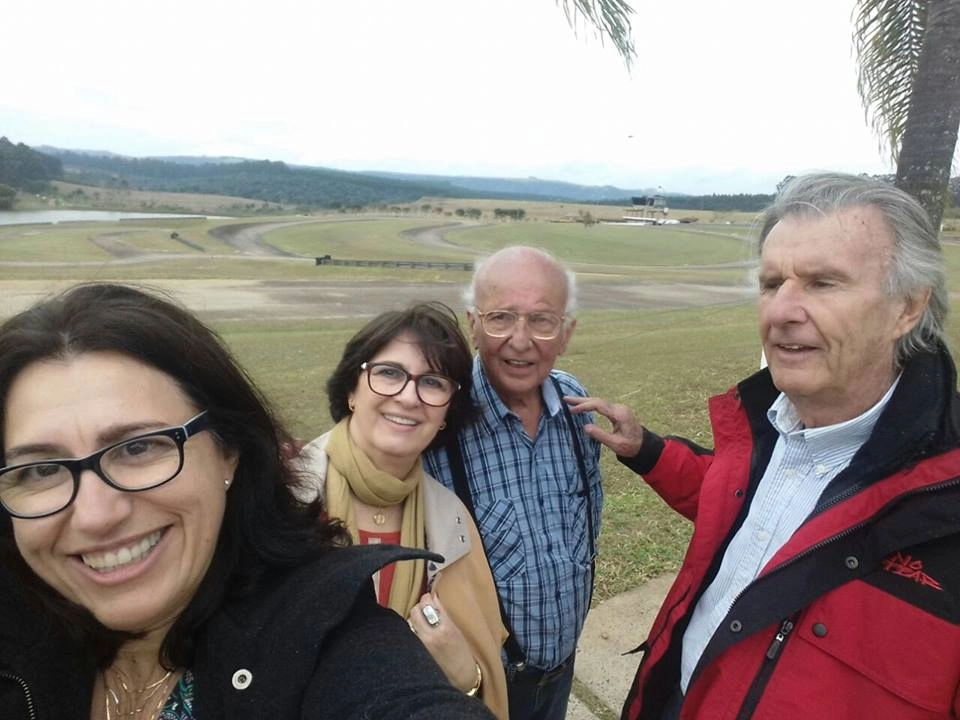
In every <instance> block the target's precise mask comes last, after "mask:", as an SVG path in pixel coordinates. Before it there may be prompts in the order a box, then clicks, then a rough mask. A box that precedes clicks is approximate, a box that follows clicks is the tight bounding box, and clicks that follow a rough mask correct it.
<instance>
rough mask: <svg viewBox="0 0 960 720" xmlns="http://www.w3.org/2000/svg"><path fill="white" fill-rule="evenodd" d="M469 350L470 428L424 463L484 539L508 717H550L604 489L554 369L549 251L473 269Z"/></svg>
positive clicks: (564, 690) (557, 346) (568, 389)
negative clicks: (473, 407)
mask: <svg viewBox="0 0 960 720" xmlns="http://www.w3.org/2000/svg"><path fill="white" fill-rule="evenodd" d="M466 300H467V306H468V309H467V319H468V321H469V325H470V333H471V337H472V338H473V343H474V345H475V347H476V349H477V356H476V357H475V359H474V367H473V390H472V392H473V396H474V400H475V401H476V403H477V405H478V406H479V407H480V408H481V417H480V418H479V420H478V421H477V422H476V423H474V424H472V425H470V426H468V427H466V428H464V429H463V430H462V431H461V432H460V434H459V436H458V437H457V438H454V440H453V441H452V442H448V443H447V444H446V445H445V446H444V447H441V448H438V449H436V450H434V451H432V452H431V453H429V454H428V455H427V456H425V463H426V469H427V470H428V472H430V474H432V475H433V476H434V477H436V478H438V479H439V480H440V481H441V482H443V483H444V484H446V485H447V486H448V487H451V488H453V489H454V490H456V491H457V494H458V495H460V498H461V499H462V500H463V501H464V504H465V505H467V507H468V508H470V509H471V510H472V512H473V515H474V517H475V518H476V521H477V526H478V528H479V530H480V535H481V537H482V538H483V543H484V546H485V548H486V551H487V556H488V559H489V561H490V566H491V568H492V570H493V575H494V579H495V581H496V584H497V590H498V592H499V594H500V600H501V612H502V614H503V617H504V624H505V625H506V626H507V627H508V629H510V631H511V636H510V638H509V639H508V641H507V644H506V647H505V655H506V671H507V685H508V693H509V700H510V717H511V719H512V720H563V718H564V716H565V715H566V707H567V699H568V697H569V695H570V689H571V686H572V682H573V662H574V652H575V650H576V644H577V639H578V637H579V635H580V631H581V630H582V629H583V623H584V620H585V619H586V616H587V610H588V609H589V607H590V597H591V594H592V591H593V561H594V557H595V555H596V539H597V534H598V532H599V528H600V509H601V504H602V502H603V493H602V489H601V485H600V469H599V465H598V460H599V455H600V445H599V444H598V443H597V442H595V441H594V440H592V439H590V438H589V437H588V436H587V435H586V433H585V432H584V430H583V427H584V425H586V424H587V423H590V422H592V419H591V418H589V417H587V416H585V415H578V416H572V415H571V414H570V412H569V410H568V408H567V407H566V405H565V404H564V403H563V400H562V398H563V397H564V396H567V395H577V396H583V395H586V391H585V390H584V388H583V387H582V386H581V385H580V383H579V382H577V380H576V378H574V377H573V376H572V375H570V374H568V373H565V372H562V371H558V370H555V369H554V367H553V366H554V363H555V362H556V360H557V358H558V357H559V356H560V355H561V354H563V352H564V351H565V350H566V348H567V344H568V343H569V341H570V337H571V335H572V334H573V330H574V327H575V326H576V320H575V319H574V318H573V312H574V309H575V302H576V285H575V278H574V276H573V274H572V273H571V272H569V271H567V270H566V269H565V268H564V267H563V266H562V265H561V264H560V263H559V262H558V261H557V260H556V259H554V258H553V257H551V256H550V255H549V254H548V253H546V252H544V251H542V250H538V249H534V248H529V247H519V246H518V247H508V248H505V249H503V250H500V251H499V252H497V253H495V254H493V255H491V256H490V257H488V258H487V259H485V260H484V261H482V262H480V263H479V264H478V265H477V267H476V271H475V273H474V277H473V282H472V283H471V286H470V288H469V289H468V291H467V293H466Z"/></svg>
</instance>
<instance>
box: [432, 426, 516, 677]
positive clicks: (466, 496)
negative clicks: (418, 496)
mask: <svg viewBox="0 0 960 720" xmlns="http://www.w3.org/2000/svg"><path fill="white" fill-rule="evenodd" d="M446 449H447V459H448V460H449V461H450V470H451V472H452V473H453V489H454V492H456V493H457V497H459V498H460V502H462V503H463V504H464V505H465V506H466V508H467V512H469V513H470V517H472V518H473V523H474V525H476V526H477V527H478V528H479V527H480V523H479V522H478V520H477V511H476V510H475V509H474V507H473V496H472V494H471V492H470V484H469V482H468V481H467V471H466V467H465V466H464V463H463V453H462V452H461V451H460V438H459V437H458V436H457V435H453V434H451V436H450V438H449V439H448V440H447V444H446ZM494 590H495V591H496V593H497V605H499V606H500V620H501V622H503V626H504V627H505V628H506V629H507V633H508V634H507V639H506V641H504V643H503V649H504V650H505V651H506V653H507V660H509V661H510V663H511V664H513V665H515V666H516V667H517V668H523V667H524V666H525V665H526V661H527V657H526V655H525V654H524V652H523V650H522V649H521V648H520V643H518V642H517V635H516V633H515V632H514V631H513V626H512V625H511V624H510V618H508V617H507V612H506V610H505V609H504V607H503V599H502V598H501V597H500V591H499V590H497V589H496V585H494Z"/></svg>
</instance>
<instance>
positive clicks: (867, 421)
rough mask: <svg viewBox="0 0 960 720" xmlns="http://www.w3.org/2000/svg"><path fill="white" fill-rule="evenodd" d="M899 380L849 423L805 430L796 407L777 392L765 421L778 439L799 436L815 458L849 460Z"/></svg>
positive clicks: (868, 433)
mask: <svg viewBox="0 0 960 720" xmlns="http://www.w3.org/2000/svg"><path fill="white" fill-rule="evenodd" d="M900 377H901V375H897V378H896V379H895V380H894V381H893V384H892V385H891V386H890V387H889V389H888V390H887V392H886V393H884V395H883V397H882V398H880V399H879V400H878V401H877V403H876V404H875V405H874V406H873V407H871V408H870V409H869V410H866V411H865V412H863V413H861V414H860V415H858V416H857V417H855V418H851V419H850V420H844V421H843V422H840V423H836V424H834V425H826V426H824V427H817V428H805V427H804V425H803V422H802V421H801V420H800V416H799V414H798V413H797V409H796V407H795V406H794V404H793V403H792V402H790V399H789V398H788V397H787V396H786V395H785V394H784V393H780V395H778V396H777V399H776V400H774V401H773V404H772V405H771V406H770V409H769V410H767V419H768V420H769V421H770V424H771V425H773V427H774V428H775V429H776V430H777V432H778V433H780V436H781V437H783V438H787V437H788V436H800V437H802V438H803V440H804V441H805V442H806V443H807V445H808V446H809V448H810V451H811V452H812V453H813V454H814V455H815V456H824V455H828V454H829V455H835V454H838V453H840V454H849V455H850V456H851V457H852V456H853V453H855V452H856V451H857V450H858V449H859V448H860V446H861V445H863V443H865V442H866V441H867V438H869V437H870V434H871V433H872V432H873V428H874V426H875V425H876V424H877V419H878V418H879V417H880V414H881V413H882V412H883V410H884V408H885V407H886V406H887V403H888V402H890V398H891V397H893V392H894V390H896V389H897V385H898V384H899V382H900Z"/></svg>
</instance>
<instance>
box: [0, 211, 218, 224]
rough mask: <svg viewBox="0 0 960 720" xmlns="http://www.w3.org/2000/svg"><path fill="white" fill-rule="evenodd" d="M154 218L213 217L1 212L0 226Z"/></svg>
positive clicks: (105, 212) (74, 212)
mask: <svg viewBox="0 0 960 720" xmlns="http://www.w3.org/2000/svg"><path fill="white" fill-rule="evenodd" d="M155 218H167V219H170V220H173V219H182V218H210V219H221V218H219V217H218V216H214V215H183V214H176V213H141V212H112V211H109V210H22V211H20V210H3V211H0V225H34V224H56V223H63V222H118V221H120V220H149V219H155Z"/></svg>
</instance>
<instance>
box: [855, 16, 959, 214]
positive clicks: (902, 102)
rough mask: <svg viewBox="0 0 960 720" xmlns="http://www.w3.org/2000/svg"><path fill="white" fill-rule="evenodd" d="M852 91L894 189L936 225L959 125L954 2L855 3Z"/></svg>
mask: <svg viewBox="0 0 960 720" xmlns="http://www.w3.org/2000/svg"><path fill="white" fill-rule="evenodd" d="M853 37H854V45H855V47H856V50H857V61H858V64H859V66H860V78H859V82H858V83H857V89H858V91H859V92H860V98H861V99H862V100H863V104H864V109H865V110H866V111H867V113H868V115H871V116H872V125H873V128H874V130H875V131H876V132H877V134H878V135H879V137H880V140H881V144H882V145H886V146H888V147H889V149H890V153H891V156H892V158H893V160H894V162H895V163H896V165H897V179H896V184H897V187H900V188H902V189H903V190H905V191H906V192H908V193H910V194H911V195H913V196H914V197H916V198H917V199H918V200H919V201H920V203H921V204H922V205H923V206H924V208H926V210H927V212H928V213H929V214H930V217H931V219H932V220H933V221H934V227H939V226H940V221H941V218H942V217H943V208H944V205H945V201H946V198H947V192H948V185H949V182H950V170H951V167H952V165H953V156H954V151H955V149H956V145H957V132H958V130H960V0H857V8H856V10H855V25H854V35H853Z"/></svg>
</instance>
